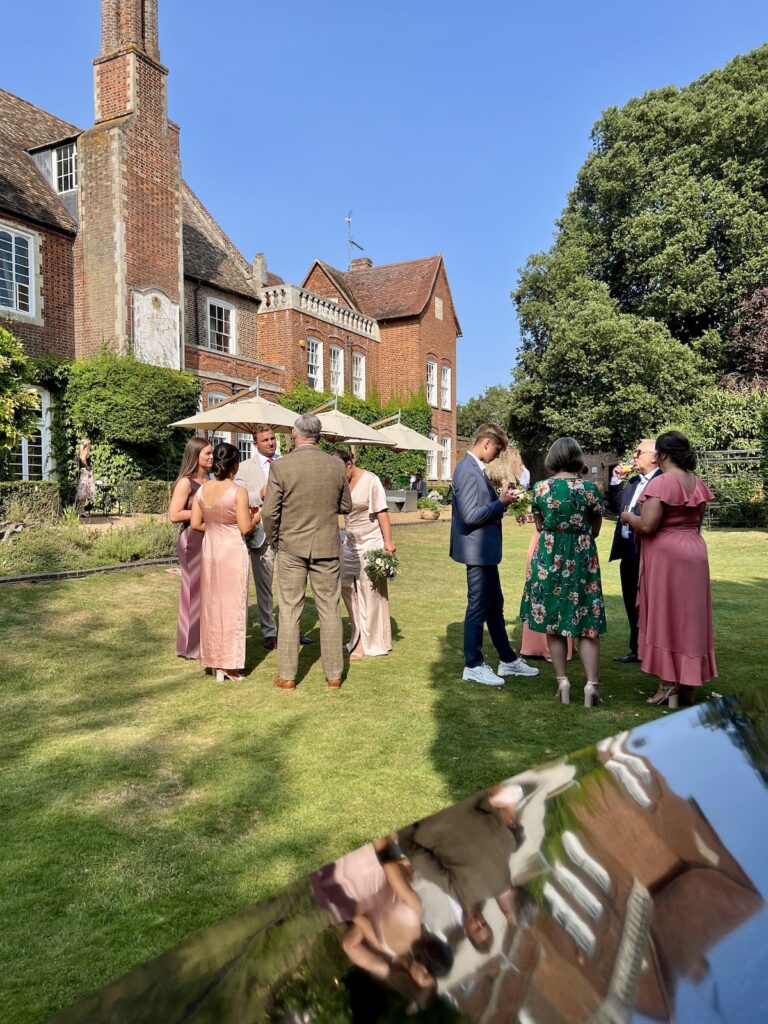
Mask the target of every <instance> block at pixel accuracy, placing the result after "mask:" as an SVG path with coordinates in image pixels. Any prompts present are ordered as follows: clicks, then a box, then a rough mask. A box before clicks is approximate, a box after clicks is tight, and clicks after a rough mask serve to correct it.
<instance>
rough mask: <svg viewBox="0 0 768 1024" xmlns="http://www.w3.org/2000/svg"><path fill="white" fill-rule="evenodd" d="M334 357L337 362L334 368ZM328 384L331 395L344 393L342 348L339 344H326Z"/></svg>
mask: <svg viewBox="0 0 768 1024" xmlns="http://www.w3.org/2000/svg"><path fill="white" fill-rule="evenodd" d="M334 357H335V359H336V362H337V364H338V365H337V366H336V367H335V368H334V365H333V363H334ZM334 377H335V378H337V379H336V380H335V381H334ZM328 384H329V390H330V392H331V394H332V395H343V394H344V349H343V348H341V347H340V346H339V345H329V346H328Z"/></svg>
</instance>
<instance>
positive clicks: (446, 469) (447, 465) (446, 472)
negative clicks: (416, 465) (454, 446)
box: [440, 434, 451, 480]
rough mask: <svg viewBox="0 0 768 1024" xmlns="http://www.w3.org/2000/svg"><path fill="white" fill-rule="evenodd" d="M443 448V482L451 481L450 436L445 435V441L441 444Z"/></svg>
mask: <svg viewBox="0 0 768 1024" xmlns="http://www.w3.org/2000/svg"><path fill="white" fill-rule="evenodd" d="M440 444H441V445H442V446H443V453H442V456H441V460H442V467H441V468H442V477H443V480H450V479H451V438H450V435H449V434H444V435H443V439H442V441H441V442H440Z"/></svg>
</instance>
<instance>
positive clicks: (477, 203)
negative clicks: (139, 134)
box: [0, 0, 768, 401]
mask: <svg viewBox="0 0 768 1024" xmlns="http://www.w3.org/2000/svg"><path fill="white" fill-rule="evenodd" d="M99 31H100V23H99V3H98V0H67V2H66V3H62V2H61V0H30V2H29V3H27V4H25V5H21V4H6V5H4V10H3V36H4V41H5V45H4V46H3V59H2V64H0V85H1V86H2V87H3V88H6V89H9V90H10V91H11V92H14V93H17V94H18V95H21V96H23V97H24V98H25V99H28V100H30V101H32V102H34V103H37V104H39V105H40V106H42V107H44V108H45V109H47V110H50V111H51V112H52V113H55V114H58V115H59V116H60V117H63V118H65V119H66V120H70V121H73V122H75V123H76V124H79V125H81V126H83V127H87V126H88V125H89V124H90V123H91V121H92V117H93V106H92V95H91V92H92V70H91V64H90V61H91V59H92V58H93V57H94V56H96V54H97V52H98V47H99ZM766 40H768V6H766V4H765V3H764V2H761V0H729V2H728V3H724V2H722V0H717V2H715V0H666V2H664V3H662V2H660V0H642V2H640V0H627V2H623V3H618V2H617V0H610V2H609V0H596V2H591V0H585V2H582V3H578V4H577V3H574V2H573V0H569V2H566V0H556V2H550V3H548V4H530V3H521V2H519V0H476V2H475V4H473V5H472V4H467V3H459V2H458V0H439V2H438V0H387V2H386V3H373V2H371V0H368V2H365V0H328V2H326V3H325V4H317V3H309V2H307V0H296V2H294V3H291V4H288V3H277V4H269V5H267V4H265V3H263V2H261V0H217V2H216V3H210V2H203V0H160V51H161V55H162V59H163V61H164V62H165V64H167V65H168V67H169V68H170V70H171V77H170V81H169V110H170V115H171V117H172V118H173V119H174V120H176V121H178V122H179V123H180V124H181V144H182V160H183V168H184V174H185V177H186V178H187V180H188V181H189V182H190V184H191V185H192V187H193V188H194V189H195V190H196V191H197V192H198V194H199V195H200V197H201V199H202V200H203V201H204V202H205V203H206V205H207V206H208V207H209V209H210V210H211V211H212V212H213V213H214V215H215V216H216V217H217V218H218V220H219V221H220V222H221V224H222V225H223V227H224V228H225V229H226V230H227V232H228V233H229V234H230V235H231V237H232V238H233V240H234V241H235V243H236V244H237V245H238V246H239V247H240V249H241V250H242V251H243V253H244V254H245V255H246V256H247V257H248V258H249V259H250V258H251V257H252V256H253V254H254V253H255V252H257V251H260V250H263V251H264V252H265V253H266V254H267V260H268V263H269V266H270V268H271V269H273V270H274V271H275V272H276V273H279V274H281V275H282V276H283V277H285V278H286V279H287V280H292V281H297V280H300V279H301V278H302V277H303V275H304V273H305V272H306V269H307V268H308V267H309V265H310V263H311V261H312V260H313V259H314V258H315V257H320V258H321V259H325V260H327V261H329V262H330V263H333V264H334V265H335V266H339V267H344V266H345V265H346V259H347V248H346V226H345V223H344V216H345V214H346V212H347V210H348V209H352V210H353V211H354V235H355V237H356V239H357V241H358V242H360V244H361V245H363V246H364V247H365V251H366V254H367V255H369V256H370V257H371V258H372V259H373V260H374V262H375V263H389V262H395V261H398V260H407V259H414V258H416V257H419V256H427V255H431V254H433V253H436V252H441V253H442V254H443V256H444V257H445V261H446V266H447V269H448V276H449V280H450V282H451V287H452V290H453V295H454V299H455V302H456V307H457V311H458V315H459V320H460V321H461V325H462V328H463V333H464V337H463V338H462V339H460V340H459V343H458V352H459V354H458V370H457V384H458V395H459V400H460V401H461V400H466V399H467V398H469V397H471V396H472V395H474V394H477V393H478V392H480V391H481V390H483V389H484V388H485V387H487V386H488V385H490V384H495V383H507V382H508V380H509V374H510V369H511V367H512V364H513V362H514V357H515V349H516V346H517V342H518V332H517V324H516V320H515V315H514V308H513V306H512V303H511V301H510V299H509V292H510V291H511V289H512V288H513V287H514V285H515V281H516V278H517V269H518V268H519V267H520V266H522V265H523V263H524V262H525V260H526V257H527V256H528V255H529V254H530V253H533V252H537V251H539V250H541V249H545V248H547V247H548V245H549V244H550V241H551V237H552V231H553V224H554V220H555V218H556V217H557V215H558V214H559V212H560V210H561V209H562V207H563V205H564V203H565V199H566V194H567V191H568V189H569V188H570V187H571V185H572V184H573V181H574V178H575V175H576V172H577V170H578V168H579V166H580V164H581V163H582V161H583V160H584V158H585V156H586V155H587V153H588V150H589V134H590V130H591V127H592V125H593V123H594V121H595V120H596V119H597V118H598V117H599V115H600V112H601V110H603V109H605V108H606V107H608V106H611V105H613V104H622V103H624V102H626V100H628V99H629V98H630V97H632V96H636V95H639V94H641V93H643V92H644V91H646V90H647V89H652V88H657V87H659V86H663V85H668V84H677V85H684V84H686V83H687V82H689V81H691V80H692V79H694V78H697V77H698V76H699V75H701V74H703V73H704V72H706V71H708V70H710V69H712V68H715V67H719V66H721V65H723V64H724V63H726V62H727V61H728V60H730V59H731V58H732V57H733V56H735V55H736V54H737V53H745V52H747V51H748V50H751V49H753V48H755V47H756V46H759V45H761V44H762V43H763V42H765V41H766Z"/></svg>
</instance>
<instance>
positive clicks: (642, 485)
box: [611, 468, 656, 540]
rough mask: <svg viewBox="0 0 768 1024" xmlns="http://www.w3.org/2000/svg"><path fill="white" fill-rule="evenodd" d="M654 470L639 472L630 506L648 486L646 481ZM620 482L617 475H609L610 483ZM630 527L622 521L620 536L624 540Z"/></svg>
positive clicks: (628, 533) (635, 502) (627, 536)
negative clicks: (637, 482)
mask: <svg viewBox="0 0 768 1024" xmlns="http://www.w3.org/2000/svg"><path fill="white" fill-rule="evenodd" d="M655 472H656V470H655V468H654V469H652V470H651V472H650V473H641V474H640V483H639V484H638V485H637V487H636V488H635V493H634V494H633V495H632V507H634V506H635V505H636V504H637V502H638V500H639V498H640V495H641V494H642V493H643V491H644V490H645V488H646V487H647V486H648V482H649V480H650V479H651V477H652V476H653V474H654V473H655ZM621 482H622V481H621V480H620V479H619V478H618V477H616V476H614V477H611V483H612V484H620V483H621ZM630 511H631V509H630ZM631 529H632V527H631V526H629V525H628V524H627V523H622V524H621V536H622V537H623V538H624V540H629V535H630V530H631Z"/></svg>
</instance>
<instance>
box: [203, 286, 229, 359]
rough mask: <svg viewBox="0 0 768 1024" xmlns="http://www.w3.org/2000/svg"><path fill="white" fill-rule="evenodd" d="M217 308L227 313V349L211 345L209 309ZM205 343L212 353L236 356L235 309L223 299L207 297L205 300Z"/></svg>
mask: <svg viewBox="0 0 768 1024" xmlns="http://www.w3.org/2000/svg"><path fill="white" fill-rule="evenodd" d="M212 306H218V307H219V309H226V310H227V311H228V312H229V346H228V347H227V348H218V346H216V345H214V344H213V338H212V336H211V307H212ZM205 343H206V347H207V348H209V349H210V350H211V351H212V352H220V353H221V354H222V355H225V356H234V355H236V354H237V307H235V306H233V305H232V303H231V302H226V301H225V300H224V299H219V298H213V297H212V296H210V295H207V296H206V298H205Z"/></svg>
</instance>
